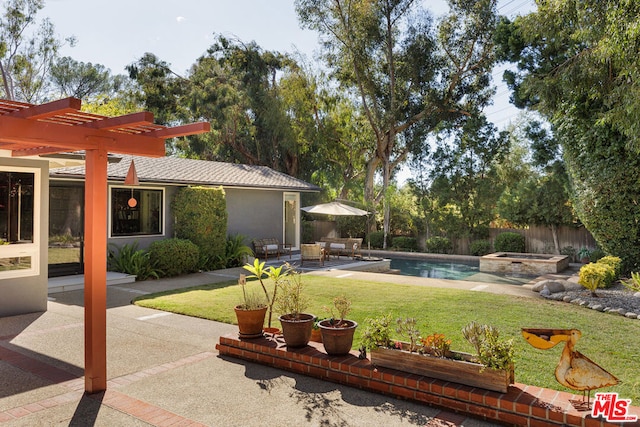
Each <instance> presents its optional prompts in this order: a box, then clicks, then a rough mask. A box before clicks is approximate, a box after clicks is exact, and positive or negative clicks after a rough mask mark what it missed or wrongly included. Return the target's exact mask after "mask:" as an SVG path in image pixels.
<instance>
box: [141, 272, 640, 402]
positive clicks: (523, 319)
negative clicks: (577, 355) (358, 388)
mask: <svg viewBox="0 0 640 427" xmlns="http://www.w3.org/2000/svg"><path fill="white" fill-rule="evenodd" d="M303 280H304V283H305V294H306V295H307V296H308V297H309V301H310V306H309V309H308V310H306V311H307V312H309V313H313V314H315V315H316V316H318V317H320V318H322V317H326V312H325V311H324V310H323V306H329V305H330V304H331V302H332V299H333V297H334V296H337V295H345V296H347V297H348V298H349V299H351V301H352V308H353V309H352V312H351V314H350V315H349V318H350V319H353V320H355V321H357V322H358V323H360V324H361V325H362V323H363V322H364V320H365V319H366V318H368V317H376V316H378V315H382V314H385V313H391V314H392V315H393V317H394V318H396V317H415V318H416V319H418V321H419V325H420V327H421V330H422V331H423V333H424V334H425V335H428V334H431V333H434V332H439V333H444V334H445V335H446V336H447V337H448V338H450V339H451V340H452V345H451V348H452V349H453V350H458V351H468V352H473V349H472V347H471V346H470V345H469V343H467V342H466V341H465V340H464V338H463V337H462V333H461V332H460V331H461V329H462V327H463V326H465V325H466V324H467V323H469V322H470V321H472V320H475V321H477V322H480V323H485V324H489V325H493V326H495V327H497V328H498V329H499V330H500V331H501V333H502V336H504V337H506V338H513V340H514V343H515V349H516V368H515V369H516V371H515V374H516V381H517V382H521V383H525V384H531V385H536V386H540V387H547V388H552V389H556V390H564V391H568V390H567V389H565V388H563V387H562V386H560V385H559V384H558V383H557V381H556V379H555V376H554V370H555V367H556V364H557V363H558V361H559V359H560V353H561V351H562V346H561V345H559V346H556V347H555V348H552V349H550V350H538V349H536V348H533V347H532V346H530V345H529V344H527V343H526V341H525V340H524V339H523V338H522V336H521V335H520V329H521V328H555V329H559V328H562V329H565V328H575V329H579V330H581V331H582V338H581V340H580V341H579V342H578V344H577V346H576V349H577V350H578V351H580V352H581V353H583V354H585V355H586V356H588V357H589V358H590V359H591V360H593V361H594V362H596V363H598V364H599V365H601V366H602V367H603V368H605V369H606V370H608V371H609V372H611V373H612V374H614V375H615V376H617V377H618V378H619V379H620V380H621V381H622V383H621V384H618V385H617V386H615V387H610V388H608V389H607V390H608V391H616V392H618V393H619V394H620V396H621V397H624V398H626V399H632V401H633V403H634V404H636V405H637V404H638V403H640V369H639V368H640V362H639V361H640V339H639V337H640V320H632V319H627V318H624V317H621V316H614V315H610V314H604V313H600V312H597V311H595V310H590V309H587V308H583V307H578V306H575V305H572V304H566V303H562V302H555V301H547V300H541V299H533V298H519V297H513V296H506V295H495V294H490V293H485V292H473V291H462V290H455V289H445V288H432V287H422V286H413V285H400V284H389V283H379V282H369V281H358V280H349V279H333V278H326V277H318V276H304V278H303ZM248 286H249V287H251V286H255V287H256V289H258V286H259V285H258V284H257V282H252V283H251V284H249V285H248ZM241 298H242V294H241V290H240V288H239V286H237V285H236V284H235V282H227V283H221V284H212V285H206V286H199V287H195V288H189V289H181V290H176V291H170V292H163V293H158V294H153V295H145V296H142V297H139V298H137V299H136V300H135V304H138V305H141V306H145V307H151V308H156V309H160V310H165V311H171V312H175V313H181V314H186V315H189V316H195V317H202V318H206V319H211V320H216V321H219V322H224V323H233V324H235V323H236V319H235V314H234V311H233V307H234V306H235V305H236V304H238V303H239V302H240V300H241ZM273 324H274V325H273V326H276V327H279V326H280V325H279V323H278V321H277V316H276V315H275V314H274V321H273ZM358 329H361V328H360V327H359V328H358ZM359 338H360V335H359V331H358V330H356V336H355V339H354V347H355V348H357V347H358V345H359Z"/></svg>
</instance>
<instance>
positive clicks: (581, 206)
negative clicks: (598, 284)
mask: <svg viewBox="0 0 640 427" xmlns="http://www.w3.org/2000/svg"><path fill="white" fill-rule="evenodd" d="M639 7H640V5H639V3H638V2H637V1H634V0H622V1H597V0H556V1H545V2H542V1H540V2H538V10H537V11H536V12H533V13H530V14H528V15H526V16H522V17H519V18H516V20H515V21H513V22H510V21H508V20H506V19H505V20H503V21H502V22H501V24H500V28H499V31H498V33H497V35H498V38H497V39H498V40H499V45H500V50H499V51H500V52H501V58H502V59H504V60H510V61H517V62H518V71H517V72H510V73H508V74H506V76H505V77H506V78H507V81H508V83H509V84H510V86H511V87H512V89H513V91H514V92H513V100H514V102H515V103H516V105H519V106H527V107H529V108H533V109H535V110H537V111H538V112H540V113H541V114H542V115H543V116H544V117H545V118H546V119H548V120H549V121H550V122H551V123H552V125H553V131H554V135H555V137H556V138H557V139H558V141H559V142H560V144H561V145H562V148H563V153H564V157H565V161H566V164H567V169H568V172H569V175H570V178H571V184H572V188H573V203H574V206H575V209H576V213H577V214H578V217H579V218H580V220H581V221H582V222H583V223H584V224H585V226H586V227H587V229H589V231H590V232H591V233H592V234H593V236H594V238H595V239H596V241H597V242H598V244H599V245H600V246H601V247H602V248H603V249H604V250H605V251H606V252H607V253H609V254H612V255H617V256H620V257H621V258H622V259H623V261H624V265H625V268H626V269H633V268H637V266H638V265H640V264H639V261H638V260H640V223H639V222H638V221H637V218H638V217H640V189H639V188H638V185H637V183H638V182H639V181H640V159H639V157H638V155H637V150H636V149H635V148H636V147H638V144H637V137H636V135H637V132H635V128H636V127H637V126H638V125H637V120H635V119H636V116H637V112H638V111H640V107H638V105H639V104H638V101H637V99H638V98H637V96H636V95H634V94H637V93H638V87H639V86H638V84H639V83H638V78H637V76H638V71H639V66H638V61H637V46H638V45H639V44H640V33H639V32H638V31H637V28H638V24H639V23H640V18H639V16H640V14H639V13H638V12H640V10H639Z"/></svg>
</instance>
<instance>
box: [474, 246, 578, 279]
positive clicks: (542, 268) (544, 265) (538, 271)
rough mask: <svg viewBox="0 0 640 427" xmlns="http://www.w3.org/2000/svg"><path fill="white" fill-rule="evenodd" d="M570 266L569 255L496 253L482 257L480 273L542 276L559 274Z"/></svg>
mask: <svg viewBox="0 0 640 427" xmlns="http://www.w3.org/2000/svg"><path fill="white" fill-rule="evenodd" d="M568 266H569V257H568V256H567V255H547V254H521V253H513V252H496V253H493V254H489V255H485V256H483V257H480V272H483V273H504V274H510V273H515V274H531V275H542V274H548V273H559V272H561V271H562V270H564V269H565V268H567V267H568Z"/></svg>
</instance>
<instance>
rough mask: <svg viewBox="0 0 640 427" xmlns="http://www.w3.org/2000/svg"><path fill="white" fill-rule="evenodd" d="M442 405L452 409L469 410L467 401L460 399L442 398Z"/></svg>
mask: <svg viewBox="0 0 640 427" xmlns="http://www.w3.org/2000/svg"><path fill="white" fill-rule="evenodd" d="M440 406H441V407H443V408H447V409H450V410H452V411H462V412H468V410H469V405H468V404H467V403H466V402H460V401H459V400H455V399H448V398H446V397H443V398H441V399H440Z"/></svg>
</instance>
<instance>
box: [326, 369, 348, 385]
mask: <svg viewBox="0 0 640 427" xmlns="http://www.w3.org/2000/svg"><path fill="white" fill-rule="evenodd" d="M327 378H328V379H330V380H331V381H335V382H338V383H345V382H347V380H346V378H347V375H346V374H344V373H342V372H335V371H327Z"/></svg>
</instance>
